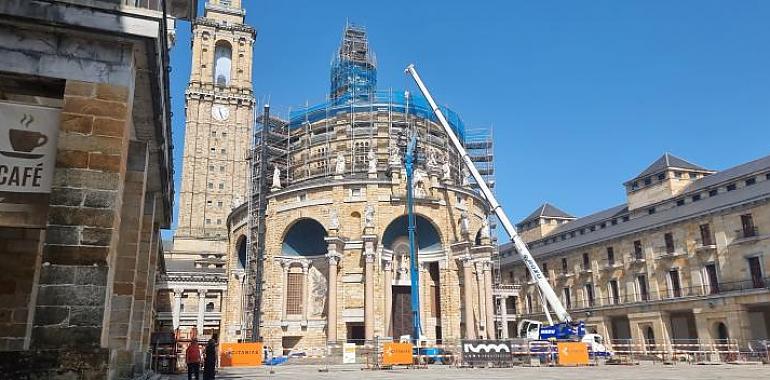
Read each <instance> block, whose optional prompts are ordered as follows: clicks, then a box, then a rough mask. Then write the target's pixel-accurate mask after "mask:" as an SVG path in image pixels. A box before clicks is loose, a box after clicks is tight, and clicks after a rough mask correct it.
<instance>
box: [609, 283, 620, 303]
mask: <svg viewBox="0 0 770 380" xmlns="http://www.w3.org/2000/svg"><path fill="white" fill-rule="evenodd" d="M610 299H611V301H612V304H613V305H617V304H619V303H620V289H619V288H618V280H610Z"/></svg>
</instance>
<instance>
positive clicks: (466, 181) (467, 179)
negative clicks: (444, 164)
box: [462, 166, 471, 186]
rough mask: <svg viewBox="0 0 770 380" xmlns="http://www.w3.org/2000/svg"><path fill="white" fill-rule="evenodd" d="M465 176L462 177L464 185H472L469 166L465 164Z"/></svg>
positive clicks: (463, 171) (463, 172)
mask: <svg viewBox="0 0 770 380" xmlns="http://www.w3.org/2000/svg"><path fill="white" fill-rule="evenodd" d="M462 174H463V178H462V181H463V182H462V184H463V186H470V185H471V178H470V177H471V173H470V172H469V171H468V168H466V167H465V166H463V170H462Z"/></svg>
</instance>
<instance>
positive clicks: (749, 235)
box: [732, 227, 770, 244]
mask: <svg viewBox="0 0 770 380" xmlns="http://www.w3.org/2000/svg"><path fill="white" fill-rule="evenodd" d="M768 236H770V235H761V234H760V233H759V229H758V228H757V227H748V228H742V229H740V230H735V240H733V243H732V244H746V243H754V242H756V241H758V240H763V239H766V238H767V237H768Z"/></svg>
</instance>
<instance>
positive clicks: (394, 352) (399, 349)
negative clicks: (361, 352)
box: [382, 343, 412, 365]
mask: <svg viewBox="0 0 770 380" xmlns="http://www.w3.org/2000/svg"><path fill="white" fill-rule="evenodd" d="M382 365H412V344H411V343H385V344H384V345H383V353H382Z"/></svg>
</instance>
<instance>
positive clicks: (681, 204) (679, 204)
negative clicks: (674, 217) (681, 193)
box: [676, 199, 684, 206]
mask: <svg viewBox="0 0 770 380" xmlns="http://www.w3.org/2000/svg"><path fill="white" fill-rule="evenodd" d="M676 205H677V206H684V199H678V200H677V201H676Z"/></svg>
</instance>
